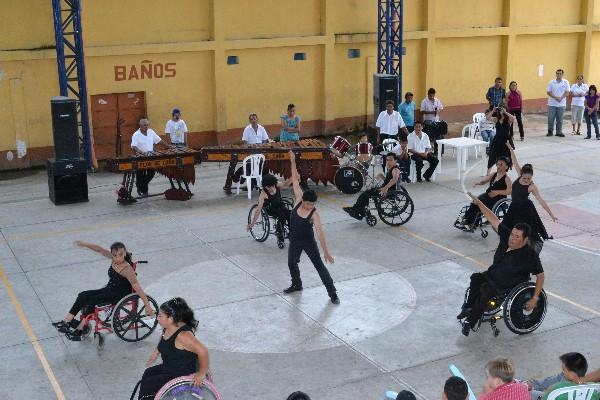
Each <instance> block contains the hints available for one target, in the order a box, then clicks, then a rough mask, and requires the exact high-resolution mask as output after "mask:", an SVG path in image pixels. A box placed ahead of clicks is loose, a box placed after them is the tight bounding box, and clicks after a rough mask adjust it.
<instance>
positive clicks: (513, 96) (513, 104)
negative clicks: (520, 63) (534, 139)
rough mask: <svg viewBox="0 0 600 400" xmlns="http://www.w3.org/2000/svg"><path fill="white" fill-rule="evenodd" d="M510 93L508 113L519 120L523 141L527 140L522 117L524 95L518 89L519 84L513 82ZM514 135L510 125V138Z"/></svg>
mask: <svg viewBox="0 0 600 400" xmlns="http://www.w3.org/2000/svg"><path fill="white" fill-rule="evenodd" d="M509 89H510V93H508V104H507V105H508V112H509V114H512V115H514V116H515V118H516V119H517V125H519V135H520V136H521V141H523V140H525V133H524V132H523V120H522V118H521V117H522V116H521V111H522V110H523V95H521V91H520V90H519V89H517V82H515V81H512V82H511V83H510V86H509ZM513 135H514V133H513V124H510V136H511V137H512V136H513Z"/></svg>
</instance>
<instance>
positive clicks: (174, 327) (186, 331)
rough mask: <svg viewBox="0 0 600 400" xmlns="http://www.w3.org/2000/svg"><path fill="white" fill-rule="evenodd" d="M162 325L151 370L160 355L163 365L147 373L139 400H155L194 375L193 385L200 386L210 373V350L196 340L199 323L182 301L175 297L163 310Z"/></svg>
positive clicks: (151, 362) (142, 381)
mask: <svg viewBox="0 0 600 400" xmlns="http://www.w3.org/2000/svg"><path fill="white" fill-rule="evenodd" d="M158 323H159V324H160V326H161V327H162V328H163V333H162V336H161V339H160V342H159V343H158V346H157V347H156V350H154V352H153V353H152V355H151V356H150V358H149V359H148V362H147V363H146V365H147V366H149V365H151V364H153V363H154V362H155V361H156V359H157V358H158V356H159V354H160V356H161V357H162V361H163V363H162V364H159V365H155V366H153V367H150V368H148V369H146V371H144V375H143V376H142V380H141V382H140V394H139V397H138V399H154V396H155V395H156V393H158V391H159V390H160V389H161V388H162V387H163V386H164V385H165V384H166V383H167V382H169V381H170V380H172V379H175V378H178V377H181V376H186V375H191V374H193V385H194V386H196V387H197V386H200V385H202V382H203V381H204V379H205V377H206V374H207V373H208V350H207V349H206V346H204V344H202V343H201V342H200V341H199V340H198V339H196V337H195V336H194V332H195V331H196V327H197V326H198V321H196V319H195V318H194V311H192V309H191V308H190V307H189V306H188V305H187V303H186V302H185V300H184V299H182V298H181V297H175V298H174V299H171V300H169V301H167V302H165V303H163V304H162V305H161V306H160V307H159V311H158Z"/></svg>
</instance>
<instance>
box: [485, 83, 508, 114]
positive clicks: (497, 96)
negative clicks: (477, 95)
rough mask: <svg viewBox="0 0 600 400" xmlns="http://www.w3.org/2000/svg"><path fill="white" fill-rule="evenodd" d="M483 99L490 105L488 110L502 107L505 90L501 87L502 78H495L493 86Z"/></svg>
mask: <svg viewBox="0 0 600 400" xmlns="http://www.w3.org/2000/svg"><path fill="white" fill-rule="evenodd" d="M485 98H486V99H487V101H488V103H489V104H490V110H493V109H494V108H496V107H503V106H504V102H505V100H506V90H505V89H504V88H503V87H502V78H500V77H497V78H496V80H495V81H494V86H492V87H490V88H489V89H488V91H487V93H486V94H485Z"/></svg>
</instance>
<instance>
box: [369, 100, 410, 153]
mask: <svg viewBox="0 0 600 400" xmlns="http://www.w3.org/2000/svg"><path fill="white" fill-rule="evenodd" d="M375 126H376V127H377V143H382V141H383V140H385V139H395V140H398V128H400V129H402V132H404V134H405V135H408V130H407V129H406V125H405V124H404V120H403V119H402V117H401V116H400V113H399V112H398V111H395V110H394V101H393V100H388V101H386V102H385V110H384V111H382V112H380V113H379V116H378V117H377V122H376V123H375Z"/></svg>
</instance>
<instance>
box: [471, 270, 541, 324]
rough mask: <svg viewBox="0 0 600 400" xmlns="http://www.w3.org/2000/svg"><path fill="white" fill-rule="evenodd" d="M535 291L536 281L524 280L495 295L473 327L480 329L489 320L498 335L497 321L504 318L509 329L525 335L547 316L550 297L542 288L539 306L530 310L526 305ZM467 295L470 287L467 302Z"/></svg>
mask: <svg viewBox="0 0 600 400" xmlns="http://www.w3.org/2000/svg"><path fill="white" fill-rule="evenodd" d="M534 291H535V283H533V282H523V283H521V284H519V285H517V286H516V287H514V288H513V289H511V290H509V291H506V292H504V293H500V294H497V295H495V296H494V297H492V298H491V299H490V300H488V302H487V307H486V309H485V310H484V312H483V315H482V316H481V318H480V319H479V322H478V324H477V325H476V326H474V327H473V331H477V330H479V327H480V326H481V324H484V323H488V322H489V323H490V327H491V328H492V333H493V334H494V336H498V335H499V334H500V330H499V329H498V327H497V326H496V322H497V321H498V320H500V319H504V323H505V324H506V327H507V328H508V330H510V331H511V332H513V333H516V334H517V335H525V334H528V333H531V332H533V331H535V330H536V329H537V328H539V326H540V325H541V324H542V321H544V318H545V317H546V310H547V308H548V297H547V296H546V292H545V291H544V290H543V289H542V291H541V292H540V298H539V300H538V303H537V306H536V307H535V308H534V309H533V310H531V311H528V310H527V309H526V308H525V305H526V304H527V302H528V301H529V300H530V299H531V298H532V297H533V293H534ZM467 297H469V289H467V290H466V291H465V300H464V302H465V303H466V301H467Z"/></svg>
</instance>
